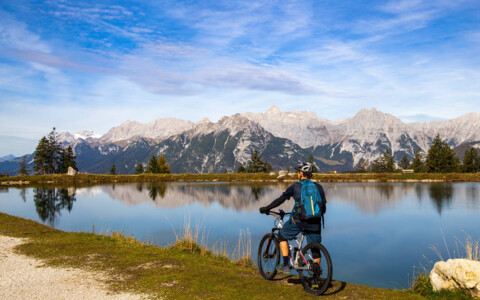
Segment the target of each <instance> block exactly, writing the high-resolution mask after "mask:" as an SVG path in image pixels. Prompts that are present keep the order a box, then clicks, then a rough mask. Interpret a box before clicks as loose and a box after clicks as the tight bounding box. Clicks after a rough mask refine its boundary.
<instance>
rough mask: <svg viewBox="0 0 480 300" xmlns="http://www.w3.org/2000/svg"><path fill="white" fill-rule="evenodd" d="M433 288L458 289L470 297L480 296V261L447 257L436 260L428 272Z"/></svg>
mask: <svg viewBox="0 0 480 300" xmlns="http://www.w3.org/2000/svg"><path fill="white" fill-rule="evenodd" d="M430 282H431V283H432V286H433V290H434V291H439V290H443V289H446V290H454V289H460V290H464V291H466V292H467V293H469V294H470V295H471V296H472V297H474V298H477V297H480V261H474V260H469V259H449V260H447V261H446V262H445V261H439V262H436V263H435V265H434V266H433V269H432V271H431V272H430Z"/></svg>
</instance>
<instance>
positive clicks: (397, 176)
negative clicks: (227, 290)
mask: <svg viewBox="0 0 480 300" xmlns="http://www.w3.org/2000/svg"><path fill="white" fill-rule="evenodd" d="M313 180H315V181H319V182H480V173H417V174H402V173H341V174H329V173H316V174H314V176H313ZM175 181H177V182H178V181H180V182H181V181H187V182H202V181H214V182H215V181H223V182H237V181H238V182H241V181H243V182H266V183H268V182H295V181H297V178H296V176H295V175H290V176H288V175H287V176H282V177H280V176H278V174H275V175H269V174H267V173H225V174H213V173H208V174H190V173H184V174H139V175H107V174H88V173H79V174H77V175H75V176H69V175H66V174H54V175H33V176H28V175H27V176H10V177H9V176H4V177H0V185H3V186H15V185H25V184H96V183H117V182H118V183H122V182H175Z"/></svg>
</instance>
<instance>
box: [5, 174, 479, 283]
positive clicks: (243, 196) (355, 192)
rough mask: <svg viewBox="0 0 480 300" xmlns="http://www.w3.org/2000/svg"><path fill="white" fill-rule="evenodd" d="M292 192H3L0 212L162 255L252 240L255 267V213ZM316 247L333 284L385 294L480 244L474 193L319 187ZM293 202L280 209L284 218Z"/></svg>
mask: <svg viewBox="0 0 480 300" xmlns="http://www.w3.org/2000/svg"><path fill="white" fill-rule="evenodd" d="M288 185H289V184H286V183H274V184H258V183H255V184H254V183H222V182H212V183H186V182H174V183H133V184H131V183H128V184H109V185H95V186H87V187H73V186H72V187H68V188H52V187H26V188H12V187H9V188H6V187H2V188H1V189H0V211H1V212H4V213H7V214H10V215H14V216H19V217H22V218H27V219H32V220H36V221H39V222H41V223H45V224H47V225H49V226H52V227H54V228H57V229H60V230H63V231H85V232H92V231H95V232H96V233H106V232H111V231H119V232H125V234H129V235H130V234H131V235H133V236H135V237H136V238H137V239H139V240H141V241H145V242H151V243H154V244H156V245H160V246H167V245H169V244H172V243H174V242H175V239H176V235H181V232H182V230H183V229H184V228H185V224H190V227H192V229H193V230H194V231H198V232H199V242H202V243H204V244H206V245H208V246H210V247H213V248H215V249H217V250H221V249H226V251H227V252H228V253H229V254H230V255H231V256H232V257H235V255H236V254H235V251H236V249H237V244H238V243H239V239H240V238H242V240H244V239H245V237H247V239H248V238H250V239H251V248H252V256H253V257H254V258H255V257H256V252H257V247H258V243H259V241H260V239H261V237H262V236H263V235H264V234H265V233H267V232H269V231H270V229H271V227H272V226H273V218H272V217H271V216H265V215H261V214H260V213H259V212H258V208H259V207H261V206H265V205H267V204H269V203H270V202H271V201H272V200H274V199H275V198H277V197H278V196H279V195H280V194H281V193H282V192H283V191H284V190H285V189H286V188H287V187H288ZM322 185H323V187H324V189H325V192H326V196H327V200H328V205H327V214H326V215H325V229H324V230H323V232H322V238H323V244H324V245H325V246H326V247H327V249H328V250H329V252H330V255H331V257H332V261H333V268H334V271H333V277H334V279H337V280H341V281H347V282H352V283H359V284H366V285H369V286H374V287H382V288H397V289H402V288H408V287H409V284H410V283H411V281H412V277H413V275H414V273H415V272H416V270H418V269H419V268H422V267H426V268H427V269H429V268H431V266H432V261H436V260H438V255H437V254H435V252H434V251H433V250H432V249H431V247H432V246H435V247H436V248H437V249H438V250H439V251H440V253H441V254H442V256H443V257H444V258H445V259H447V258H453V257H457V256H458V253H459V252H460V254H462V253H463V251H464V250H463V246H462V243H464V242H465V238H466V236H467V234H468V235H469V236H471V237H472V238H473V239H474V240H478V239H479V237H480V226H479V225H480V222H479V219H480V218H479V212H480V203H479V200H478V199H479V190H480V183H324V184H322ZM292 205H293V201H292V200H290V201H286V202H285V203H284V204H283V205H282V207H281V208H283V209H285V210H286V211H290V210H291V207H292Z"/></svg>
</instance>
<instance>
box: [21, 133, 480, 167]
mask: <svg viewBox="0 0 480 300" xmlns="http://www.w3.org/2000/svg"><path fill="white" fill-rule="evenodd" d="M57 135H58V134H57V132H56V129H55V127H54V128H53V130H52V131H51V132H50V133H49V134H48V135H47V136H44V137H42V138H41V139H40V141H39V142H38V145H37V147H36V149H35V153H34V158H33V171H34V172H35V174H37V175H45V174H61V173H67V171H68V168H69V167H72V168H73V169H75V170H78V168H77V164H76V156H75V155H74V154H73V149H72V147H71V146H68V147H66V148H62V147H61V145H60V143H58V141H57ZM26 159H27V156H24V157H23V158H22V161H21V162H20V165H19V170H18V173H19V174H21V175H27V174H28V173H29V170H28V166H27V162H26ZM309 161H310V162H311V163H313V162H314V161H313V156H312V155H310V157H309ZM398 167H399V168H400V169H404V170H405V169H413V170H414V172H416V173H450V172H470V173H474V172H480V155H479V154H478V151H477V150H476V149H475V148H473V147H472V148H471V149H469V150H466V151H465V156H464V159H463V162H460V159H459V158H458V156H457V155H456V154H455V152H454V151H453V149H452V148H451V147H450V145H448V143H446V142H443V141H442V140H441V138H440V136H439V135H437V136H436V137H435V139H434V140H433V142H432V146H431V147H430V149H429V150H428V152H427V153H426V154H425V153H424V152H423V151H421V150H420V149H419V150H417V151H416V153H415V156H414V158H413V160H412V161H410V160H409V159H408V157H407V156H406V155H405V156H403V158H402V159H401V160H400V162H399V163H398ZM398 170H399V169H398V168H397V164H396V163H395V160H394V158H393V156H392V154H391V152H390V151H389V150H385V152H384V153H383V154H382V155H381V156H380V157H379V158H377V159H375V160H374V161H373V162H372V163H370V162H369V161H368V160H365V159H362V160H360V162H359V164H358V166H357V169H356V171H357V172H360V173H362V172H373V173H390V172H395V171H398ZM170 171H171V168H170V165H169V164H168V161H167V159H166V158H165V156H164V155H160V156H159V157H158V158H157V157H156V156H155V155H152V157H151V158H150V160H149V161H148V163H147V164H146V165H145V164H144V163H139V164H137V165H135V174H143V173H155V174H161V173H170ZM271 171H273V167H272V165H271V164H270V163H269V162H267V161H266V160H263V159H262V156H261V155H260V154H259V153H258V151H257V150H254V152H253V154H252V156H251V157H250V160H249V162H248V164H247V166H246V167H245V166H243V165H240V166H239V167H238V169H237V172H238V173H262V172H263V173H268V172H271ZM313 171H314V173H316V172H318V170H317V168H316V166H315V164H314V170H313ZM110 174H116V166H115V164H112V167H111V169H110Z"/></svg>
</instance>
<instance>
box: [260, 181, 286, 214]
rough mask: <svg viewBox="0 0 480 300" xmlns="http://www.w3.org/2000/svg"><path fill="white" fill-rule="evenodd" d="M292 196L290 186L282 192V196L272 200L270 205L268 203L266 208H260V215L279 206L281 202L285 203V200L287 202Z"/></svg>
mask: <svg viewBox="0 0 480 300" xmlns="http://www.w3.org/2000/svg"><path fill="white" fill-rule="evenodd" d="M292 195H293V188H292V186H289V187H288V189H287V190H286V191H285V192H283V194H282V195H281V196H280V197H278V198H277V199H275V200H273V201H272V203H270V204H269V205H267V206H264V207H260V209H259V210H260V213H262V214H266V213H267V212H269V211H270V210H271V209H272V208H275V207H277V206H280V205H281V204H282V203H283V202H285V200H288V199H290V197H291V196H292Z"/></svg>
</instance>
